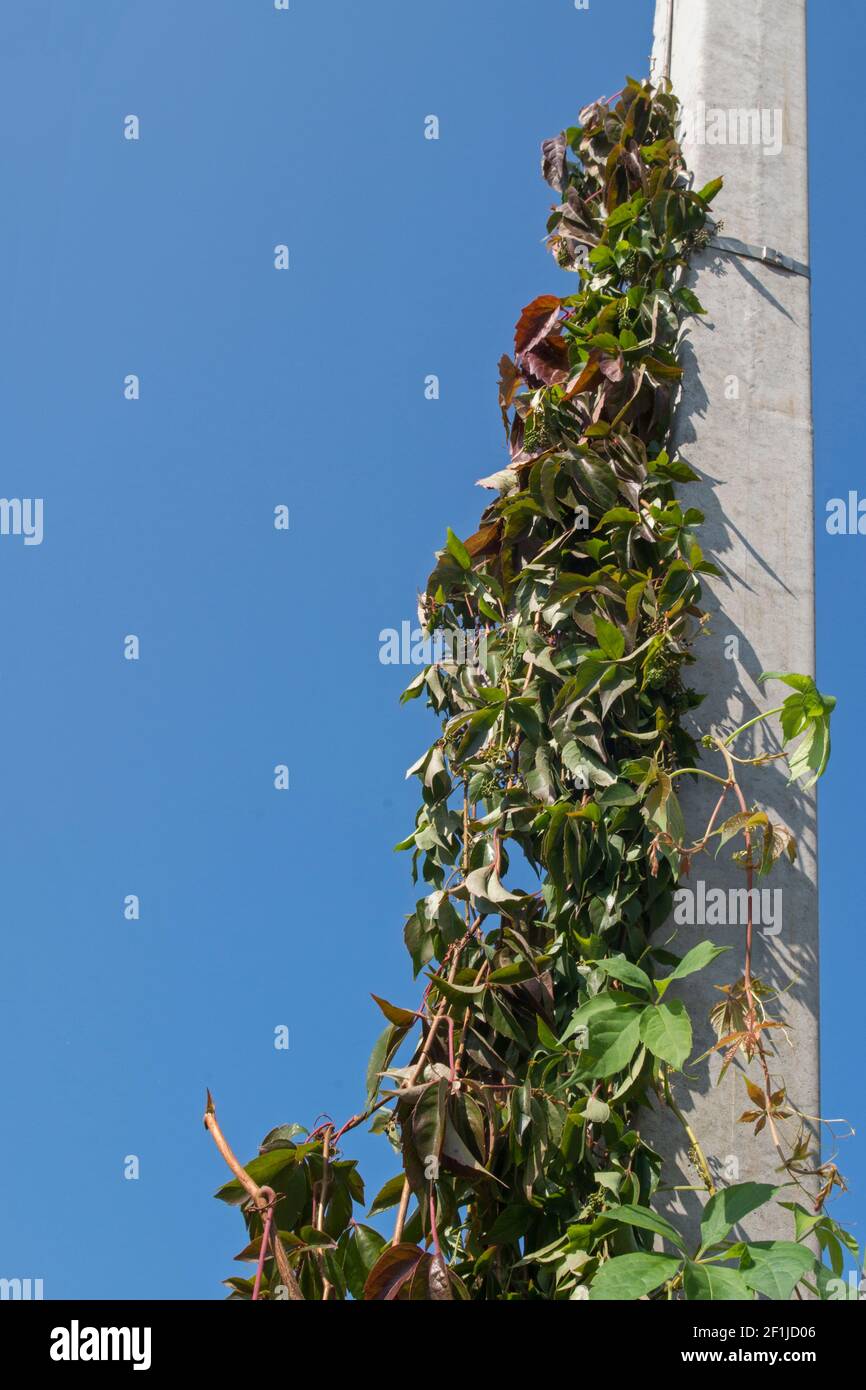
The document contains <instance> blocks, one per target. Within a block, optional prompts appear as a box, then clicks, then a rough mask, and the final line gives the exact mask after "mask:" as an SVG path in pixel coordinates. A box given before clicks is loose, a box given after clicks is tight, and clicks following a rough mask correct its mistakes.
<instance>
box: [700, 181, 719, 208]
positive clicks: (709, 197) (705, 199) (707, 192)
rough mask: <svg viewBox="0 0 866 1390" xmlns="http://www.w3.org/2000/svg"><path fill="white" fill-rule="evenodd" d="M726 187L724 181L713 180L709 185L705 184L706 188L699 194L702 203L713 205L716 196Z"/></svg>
mask: <svg viewBox="0 0 866 1390" xmlns="http://www.w3.org/2000/svg"><path fill="white" fill-rule="evenodd" d="M724 186H725V180H724V179H711V180H710V182H709V183H707V184H704V187H703V188H702V189H701V191H700V193H699V194H698V197H699V198H700V200H701V202H702V203H711V202H712V201H713V199H714V198H715V196H716V194H717V193H720V192H721V190H722V189H723V188H724Z"/></svg>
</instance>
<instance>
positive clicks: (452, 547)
mask: <svg viewBox="0 0 866 1390" xmlns="http://www.w3.org/2000/svg"><path fill="white" fill-rule="evenodd" d="M445 544H446V545H447V547H448V550H449V552H450V553H451V555H452V556H453V557H454V559H455V560H456V561H457V563H458V565H459V566H460V568H461V569H462V570H471V568H472V560H471V558H470V555H469V551H468V550H467V549H466V546H465V545H464V544H463V542H462V541H461V540H460V538H459V537H458V536H455V534H454V532H453V531H452V530H451V527H450V526H449V527H447V529H446V542H445Z"/></svg>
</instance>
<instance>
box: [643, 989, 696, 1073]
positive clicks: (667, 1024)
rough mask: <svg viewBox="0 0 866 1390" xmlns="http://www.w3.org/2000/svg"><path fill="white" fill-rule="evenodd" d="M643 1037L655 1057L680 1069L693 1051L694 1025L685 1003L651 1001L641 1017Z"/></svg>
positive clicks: (676, 1000) (675, 1000)
mask: <svg viewBox="0 0 866 1390" xmlns="http://www.w3.org/2000/svg"><path fill="white" fill-rule="evenodd" d="M640 1039H641V1042H642V1043H644V1045H645V1046H646V1047H648V1048H649V1050H650V1052H651V1053H652V1054H653V1056H654V1057H660V1058H661V1060H662V1061H663V1062H668V1063H669V1064H670V1066H672V1067H676V1068H677V1070H678V1071H679V1070H680V1069H681V1068H682V1066H683V1064H684V1062H685V1060H686V1058H687V1057H688V1056H689V1053H690V1052H691V1050H692V1024H691V1020H690V1018H689V1015H688V1011H687V1009H686V1006H685V1004H684V1003H683V1002H682V1000H681V999H674V1000H673V1001H672V1002H671V1003H670V1004H651V1005H650V1006H649V1008H647V1009H644V1011H643V1013H642V1014H641V1018H640Z"/></svg>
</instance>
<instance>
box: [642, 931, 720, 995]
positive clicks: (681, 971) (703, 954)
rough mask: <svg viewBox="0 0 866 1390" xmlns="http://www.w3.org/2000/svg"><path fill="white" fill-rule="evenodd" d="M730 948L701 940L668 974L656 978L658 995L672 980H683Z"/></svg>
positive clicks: (662, 992)
mask: <svg viewBox="0 0 866 1390" xmlns="http://www.w3.org/2000/svg"><path fill="white" fill-rule="evenodd" d="M730 949H731V948H730V946H714V945H713V943H712V941H701V942H699V943H698V945H697V946H693V947H692V949H691V950H690V951H687V952H686V954H685V955H684V956H683V958H682V960H681V961H680V963H679V965H678V966H677V967H676V969H675V970H674V971H672V973H671V974H670V975H666V976H665V978H664V979H663V980H656V982H655V984H656V989H657V990H658V993H659V997H660V998H661V996H662V995H663V994H664V992H665V990H666V989H667V987H668V985H672V984H673V982H674V980H684V979H685V977H686V976H687V975H694V974H695V972H696V971H698V970H703V969H704V968H705V967H706V966H707V965H709V964H710V963H711V962H712V961H714V960H715V959H716V957H717V956H722V955H724V953H725V951H730Z"/></svg>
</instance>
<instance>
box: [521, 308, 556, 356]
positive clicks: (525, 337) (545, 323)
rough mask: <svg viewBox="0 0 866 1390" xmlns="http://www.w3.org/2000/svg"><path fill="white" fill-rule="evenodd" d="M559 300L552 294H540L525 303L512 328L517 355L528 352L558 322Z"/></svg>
mask: <svg viewBox="0 0 866 1390" xmlns="http://www.w3.org/2000/svg"><path fill="white" fill-rule="evenodd" d="M561 307H562V305H561V301H560V300H558V299H557V298H556V295H554V294H541V295H539V296H538V298H537V299H533V301H532V303H531V304H527V306H526V308H525V309H524V310H523V312H522V314H521V315H520V318H519V319H518V322H517V327H516V329H515V330H514V351H515V352H516V353H517V354H518V356H519V355H520V354H521V353H523V352H529V351H530V349H532V348H534V347H535V345H536V343H540V342H541V340H542V338H546V337H547V335H548V333H551V332H552V331H553V329H554V328H555V327H556V325H557V323H558V322H559V314H560V310H561Z"/></svg>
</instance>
